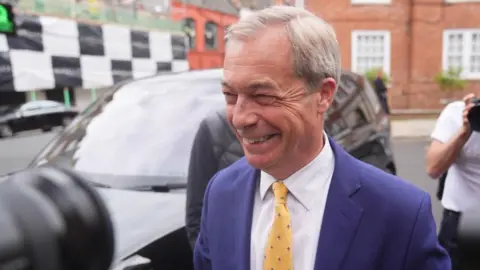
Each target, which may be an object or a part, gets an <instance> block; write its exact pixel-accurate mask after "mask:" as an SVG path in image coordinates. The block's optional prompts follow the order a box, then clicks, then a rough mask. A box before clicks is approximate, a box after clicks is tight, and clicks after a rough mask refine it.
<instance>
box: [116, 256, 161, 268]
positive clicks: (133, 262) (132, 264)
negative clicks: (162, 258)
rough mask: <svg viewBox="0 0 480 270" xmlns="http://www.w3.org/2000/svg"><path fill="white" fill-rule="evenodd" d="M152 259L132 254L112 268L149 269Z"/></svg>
mask: <svg viewBox="0 0 480 270" xmlns="http://www.w3.org/2000/svg"><path fill="white" fill-rule="evenodd" d="M151 263H152V261H150V260H149V259H147V258H145V257H142V256H140V255H133V256H132V257H129V258H127V259H125V260H123V261H121V262H120V263H119V264H118V265H117V266H115V268H114V269H113V270H150V269H152V265H151Z"/></svg>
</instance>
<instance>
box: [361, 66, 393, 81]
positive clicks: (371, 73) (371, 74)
mask: <svg viewBox="0 0 480 270" xmlns="http://www.w3.org/2000/svg"><path fill="white" fill-rule="evenodd" d="M378 70H379V68H372V69H369V70H367V72H365V77H366V78H367V80H368V81H369V82H370V84H372V85H373V82H374V81H375V80H376V79H377V73H378ZM382 80H383V83H384V84H385V85H387V84H388V82H389V81H390V79H389V78H388V76H387V75H386V74H385V72H384V73H383V78H382Z"/></svg>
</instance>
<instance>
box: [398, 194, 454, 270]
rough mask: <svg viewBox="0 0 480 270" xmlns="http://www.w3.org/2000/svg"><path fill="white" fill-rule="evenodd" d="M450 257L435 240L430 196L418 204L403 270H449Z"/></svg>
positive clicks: (426, 196) (426, 195) (435, 234)
mask: <svg viewBox="0 0 480 270" xmlns="http://www.w3.org/2000/svg"><path fill="white" fill-rule="evenodd" d="M451 267H452V266H451V262H450V257H449V255H448V253H447V252H446V251H445V249H443V248H442V247H441V246H440V244H439V243H438V240H437V232H436V225H435V220H434V218H433V215H432V206H431V201H430V196H429V195H428V194H425V195H424V197H423V200H422V202H421V204H420V207H419V211H418V213H417V220H416V222H415V225H414V228H413V231H412V234H411V237H410V244H409V248H408V253H407V260H406V267H405V270H418V269H422V270H450V269H452V268H451Z"/></svg>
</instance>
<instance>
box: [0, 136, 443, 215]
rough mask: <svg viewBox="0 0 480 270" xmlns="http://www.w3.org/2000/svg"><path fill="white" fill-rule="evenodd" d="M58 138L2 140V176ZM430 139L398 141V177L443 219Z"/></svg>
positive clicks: (0, 145) (26, 162)
mask: <svg viewBox="0 0 480 270" xmlns="http://www.w3.org/2000/svg"><path fill="white" fill-rule="evenodd" d="M54 135H55V133H54V132H51V133H46V134H43V133H41V132H34V133H25V134H21V135H19V136H18V137H14V138H10V139H0V174H4V173H7V172H9V171H11V170H19V169H22V168H24V167H25V166H26V165H27V164H28V163H29V162H30V160H31V158H32V157H33V155H35V153H37V152H39V151H40V150H41V149H42V148H43V147H44V145H46V144H47V143H48V141H49V140H51V138H53V136H54ZM426 145H427V140H426V139H397V140H395V141H394V150H395V156H396V157H395V158H396V162H397V167H398V174H399V175H400V176H401V177H403V178H404V179H406V180H409V181H411V182H412V183H414V184H415V185H417V186H419V187H420V188H422V189H424V190H426V191H427V192H429V193H430V194H432V202H433V212H434V215H435V217H436V220H439V218H440V209H441V208H440V205H439V203H438V201H437V199H436V198H435V190H436V182H435V181H433V180H430V179H429V178H428V176H427V175H426V173H425V172H424V168H425V161H424V149H425V146H426Z"/></svg>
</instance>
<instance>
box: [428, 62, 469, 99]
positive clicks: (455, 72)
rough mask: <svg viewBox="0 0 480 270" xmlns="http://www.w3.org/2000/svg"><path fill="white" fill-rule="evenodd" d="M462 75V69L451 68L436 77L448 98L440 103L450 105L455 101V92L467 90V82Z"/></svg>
mask: <svg viewBox="0 0 480 270" xmlns="http://www.w3.org/2000/svg"><path fill="white" fill-rule="evenodd" d="M461 74H462V68H453V67H450V68H449V69H448V70H445V71H441V72H439V73H438V74H437V75H436V76H435V82H436V83H437V84H438V86H439V87H440V90H441V91H443V92H445V93H446V96H447V98H446V99H441V100H440V103H442V104H447V103H450V102H451V101H453V99H454V93H455V92H457V91H462V90H463V89H465V87H466V86H467V81H466V80H465V79H462V76H461Z"/></svg>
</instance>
